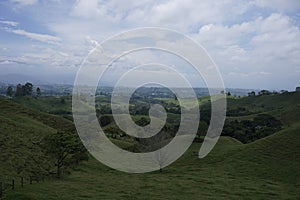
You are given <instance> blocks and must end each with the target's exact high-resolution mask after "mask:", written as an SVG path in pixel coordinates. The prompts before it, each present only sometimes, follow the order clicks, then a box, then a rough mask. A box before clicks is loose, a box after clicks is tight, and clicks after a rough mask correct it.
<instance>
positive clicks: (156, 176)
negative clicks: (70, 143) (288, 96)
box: [5, 130, 300, 200]
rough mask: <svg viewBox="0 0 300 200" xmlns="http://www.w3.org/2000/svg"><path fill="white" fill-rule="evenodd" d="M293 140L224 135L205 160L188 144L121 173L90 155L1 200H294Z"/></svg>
mask: <svg viewBox="0 0 300 200" xmlns="http://www.w3.org/2000/svg"><path fill="white" fill-rule="evenodd" d="M293 140H294V141H297V140H298V141H299V134H297V131H295V132H294V131H290V130H287V131H282V132H280V133H277V134H275V135H273V136H271V137H269V138H266V139H264V140H261V141H257V142H255V143H252V144H249V145H243V144H240V143H239V142H237V141H234V140H232V139H231V138H227V137H224V138H221V139H220V140H219V143H218V145H217V146H216V148H215V149H214V150H213V151H212V152H211V153H210V154H209V155H208V156H207V157H206V158H204V159H198V158H197V153H198V150H199V147H200V144H193V145H192V146H191V148H190V149H189V150H188V152H187V153H186V154H185V155H184V156H183V157H182V158H180V159H179V160H178V161H176V162H175V163H173V164H172V165H171V166H168V167H167V168H165V169H164V170H163V172H162V173H159V172H152V173H147V174H126V173H122V172H119V171H115V170H112V169H110V168H108V167H106V166H104V165H102V164H101V163H99V162H98V161H96V160H94V159H90V161H89V162H87V163H84V164H83V165H82V166H81V167H80V169H78V170H77V171H75V172H73V173H72V174H71V175H69V176H66V177H65V178H63V179H62V180H53V181H47V182H45V183H40V184H34V185H27V186H25V187H24V188H17V189H16V191H14V192H10V193H9V194H8V195H7V196H6V198H5V199H62V200H63V199H271V198H272V199H297V198H299V197H300V194H299V190H298V188H299V171H298V169H299V158H300V157H299V152H300V147H299V145H298V144H297V142H292V141H293ZM282 141H283V142H282ZM270 144H271V146H270ZM272 144H273V145H272ZM280 146H281V148H278V147H280ZM291 146H292V147H293V148H291ZM286 147H288V148H289V149H290V150H288V151H287V150H286V149H285V151H282V148H283V149H284V148H286Z"/></svg>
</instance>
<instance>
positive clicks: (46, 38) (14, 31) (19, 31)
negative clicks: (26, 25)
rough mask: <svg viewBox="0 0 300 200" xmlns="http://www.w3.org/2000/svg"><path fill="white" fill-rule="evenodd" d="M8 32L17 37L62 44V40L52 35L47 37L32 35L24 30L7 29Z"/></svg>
mask: <svg viewBox="0 0 300 200" xmlns="http://www.w3.org/2000/svg"><path fill="white" fill-rule="evenodd" d="M5 30H6V31H7V32H10V33H14V34H17V35H23V36H25V37H27V38H30V39H33V40H37V41H40V42H47V43H57V42H60V41H61V39H60V38H58V37H55V36H52V35H47V34H39V33H32V32H28V31H25V30H22V29H9V28H7V29H5Z"/></svg>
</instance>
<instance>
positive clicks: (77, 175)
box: [0, 92, 300, 199]
mask: <svg viewBox="0 0 300 200" xmlns="http://www.w3.org/2000/svg"><path fill="white" fill-rule="evenodd" d="M62 99H63V100H62ZM146 102H147V103H146ZM146 102H145V99H144V98H141V97H139V98H135V99H133V100H132V101H131V103H132V108H131V109H132V110H131V114H132V118H133V120H134V121H135V122H136V123H137V124H138V125H141V126H145V125H147V124H148V123H150V121H149V117H148V113H147V112H145V111H143V109H145V108H143V106H148V105H149V103H154V102H156V103H161V104H162V105H164V106H165V107H169V112H168V119H167V124H166V125H165V127H164V128H163V130H162V131H161V132H160V134H158V135H157V137H156V138H153V139H152V140H147V139H146V140H144V139H142V140H137V139H135V138H132V137H129V136H127V135H126V134H125V133H124V132H122V131H121V130H120V129H118V127H117V126H116V124H115V122H114V120H113V117H112V115H111V113H109V109H108V108H109V104H110V102H109V96H106V95H101V96H98V97H97V99H96V109H97V111H98V113H97V115H98V119H99V123H100V124H101V126H102V127H103V128H104V129H105V131H106V134H107V135H108V137H109V138H110V140H111V141H112V142H113V143H115V144H116V145H118V146H119V147H121V148H123V149H126V150H128V151H133V152H146V151H150V150H152V149H149V144H151V142H152V144H153V142H155V141H156V142H155V145H152V146H155V147H154V148H159V147H161V146H164V145H165V144H166V143H167V142H169V140H170V139H172V137H173V136H174V133H176V130H177V128H178V125H179V120H180V114H179V113H176V112H171V111H170V110H172V109H173V108H176V107H178V102H177V100H176V99H175V98H174V97H172V98H171V99H170V98H158V97H155V98H148V99H147V101H146ZM299 102H300V93H297V92H294V93H291V92H289V93H287V92H284V93H281V94H274V93H272V94H267V95H255V96H254V95H252V96H249V97H242V98H236V97H234V96H232V95H231V96H228V117H227V120H226V124H225V127H224V130H223V135H222V136H221V137H220V139H219V141H218V144H217V145H216V147H215V148H214V149H213V151H212V152H211V153H210V154H209V155H208V156H207V157H205V158H204V159H199V158H198V151H199V148H200V146H201V143H202V139H203V135H205V133H206V130H207V128H208V125H209V121H210V101H209V98H207V97H203V98H199V104H200V110H201V121H200V122H199V129H198V136H197V140H195V141H196V142H194V143H193V144H192V146H191V147H190V148H189V150H188V151H187V152H186V153H185V154H184V156H183V157H181V158H180V159H179V160H177V161H176V162H175V163H173V164H172V165H170V166H168V167H166V168H164V169H163V170H162V171H161V173H158V172H152V173H147V174H126V173H122V172H119V171H115V170H112V169H110V168H108V167H106V166H104V165H103V164H101V163H99V162H98V161H96V160H95V159H94V158H92V157H91V156H89V158H90V159H89V160H88V161H87V162H81V161H83V160H85V159H86V158H87V157H86V155H88V154H86V153H85V152H84V151H82V145H81V144H80V143H79V140H78V138H77V137H76V135H74V132H75V129H74V125H73V123H72V118H71V117H68V115H70V114H71V98H70V96H63V97H53V96H52V97H44V96H41V97H39V98H34V97H30V96H24V97H23V96H22V97H18V98H13V99H12V100H4V99H0V110H1V113H0V148H1V151H0V179H1V178H2V177H14V178H18V177H21V176H27V175H36V174H47V173H49V172H51V171H56V172H57V174H59V173H60V172H58V171H62V172H65V170H67V171H69V170H70V169H72V170H71V174H70V175H65V176H62V178H61V179H54V180H50V181H46V182H44V183H40V184H33V185H27V186H25V187H24V188H20V187H16V189H15V191H7V192H5V196H4V199H199V198H204V199H299V198H300V193H299V187H300V173H299V168H300V159H299V158H300V146H299V141H300V134H299V131H300V124H299V121H300V115H299V113H300V104H299ZM133 105H134V106H133ZM102 107H104V108H105V109H102ZM141 112H144V113H141ZM54 114H55V115H54ZM66 118H67V119H66ZM229 136H230V137H229ZM156 139H158V140H159V141H157V140H156ZM243 143H246V144H243ZM150 146H151V145H150ZM51 147H56V148H53V149H52V148H51ZM66 147H68V148H66ZM69 147H71V148H69ZM66 149H68V151H69V150H70V151H69V152H66V151H67V150H66ZM72 149H73V150H72ZM62 152H64V153H65V154H62ZM81 153H82V154H81ZM61 155H63V156H62V157H65V160H62V159H61V158H62V157H61ZM64 155H65V156H64ZM66 155H67V156H66ZM160 157H161V155H158V159H157V161H158V162H160V159H159V158H160ZM58 160H60V161H58ZM60 163H63V164H62V165H61V164H60ZM74 163H76V164H74ZM77 164H78V165H77ZM55 165H56V166H55ZM74 166H76V167H75V168H74ZM57 168H60V169H59V170H58V169H57ZM62 169H63V170H62Z"/></svg>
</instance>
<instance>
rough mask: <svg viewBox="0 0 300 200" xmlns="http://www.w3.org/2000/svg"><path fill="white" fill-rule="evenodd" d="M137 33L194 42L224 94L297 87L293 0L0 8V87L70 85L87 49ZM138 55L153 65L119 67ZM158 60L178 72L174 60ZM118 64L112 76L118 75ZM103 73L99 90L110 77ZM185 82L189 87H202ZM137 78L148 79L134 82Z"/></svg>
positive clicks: (71, 2) (31, 1) (58, 1)
mask: <svg viewBox="0 0 300 200" xmlns="http://www.w3.org/2000/svg"><path fill="white" fill-rule="evenodd" d="M141 27H160V28H167V29H172V30H175V31H178V32H180V33H182V34H185V35H186V36H188V37H190V38H192V39H193V40H195V41H196V42H197V43H199V44H200V45H202V46H203V47H204V48H205V49H206V50H207V52H208V54H209V55H210V56H211V58H212V59H213V60H214V62H215V63H216V65H217V66H218V67H219V70H220V73H221V76H222V78H223V81H224V84H225V87H227V88H251V89H269V90H281V89H287V90H294V89H295V88H296V87H297V86H300V1H299V0H214V1H211V0H201V1H198V0H185V1H182V0H139V1H136V0H126V1H124V0H77V1H75V0H1V2H0V81H1V79H2V81H8V80H7V79H11V80H13V79H14V78H16V79H17V78H20V80H21V79H22V78H21V77H23V79H31V81H33V82H34V81H36V82H41V83H68V84H70V83H73V81H74V77H75V75H76V73H77V71H78V70H79V68H80V66H81V64H82V62H83V60H84V59H85V58H86V56H87V55H88V53H89V52H90V51H91V50H92V49H93V48H95V47H96V46H97V45H98V44H101V42H102V41H104V40H105V39H107V38H109V37H111V36H112V35H115V34H118V33H120V32H123V31H127V30H130V29H134V28H141ZM145 55H147V59H150V58H153V60H154V61H155V62H157V61H159V60H161V57H157V56H154V55H156V53H149V52H144V54H143V55H142V54H141V55H139V54H138V53H137V54H134V55H130V56H128V58H127V60H131V62H127V65H128V64H129V63H131V64H135V65H139V64H143V63H142V62H143V60H145V59H144V58H145ZM133 57H135V58H133ZM163 58H164V59H169V60H170V62H169V63H172V62H173V63H175V64H176V65H177V66H178V67H179V68H180V67H182V68H183V67H184V64H182V66H181V65H179V63H180V61H179V60H178V58H173V60H172V57H171V56H165V57H163ZM124 60H126V59H124ZM124 63H125V62H124ZM124 63H123V64H122V63H119V65H118V67H119V69H126V65H125V64H124ZM119 69H118V70H117V71H122V70H119ZM111 71H112V72H111V73H108V74H107V76H106V78H105V81H106V82H105V81H104V82H105V83H107V84H110V82H109V80H111V79H112V78H113V77H117V76H115V75H114V70H111ZM153 71H154V72H155V68H153V69H152V72H153ZM115 72H116V70H115ZM154 72H153V73H154ZM161 73H162V72H161ZM165 73H166V74H165V75H164V76H165V77H168V78H170V79H171V78H172V75H169V76H168V74H167V72H165ZM192 75H193V74H190V80H191V82H192V85H193V86H204V85H203V81H202V82H201V81H197V80H196V79H198V78H195V77H192ZM143 76H149V73H148V74H147V72H146V71H144V73H143V74H139V75H138V78H142V77H143ZM187 76H189V75H187ZM24 77H25V78H24ZM23 79H22V80H23ZM200 79H201V77H200ZM29 81H30V80H29ZM174 83H176V80H174Z"/></svg>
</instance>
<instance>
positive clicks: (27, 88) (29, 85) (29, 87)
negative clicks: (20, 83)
mask: <svg viewBox="0 0 300 200" xmlns="http://www.w3.org/2000/svg"><path fill="white" fill-rule="evenodd" d="M24 86H25V87H24V90H25V91H24V92H25V95H32V89H33V85H32V83H29V82H27V83H25V85H24Z"/></svg>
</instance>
